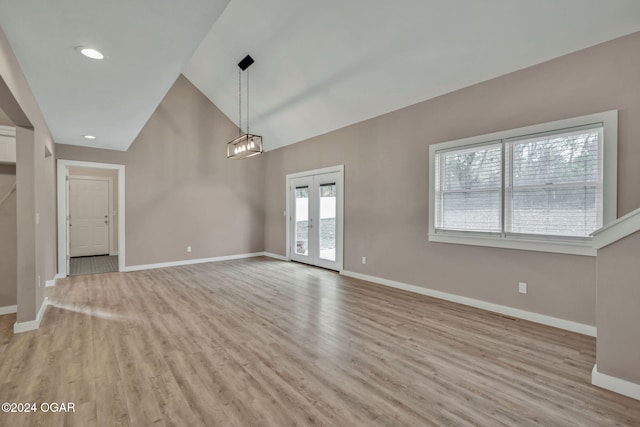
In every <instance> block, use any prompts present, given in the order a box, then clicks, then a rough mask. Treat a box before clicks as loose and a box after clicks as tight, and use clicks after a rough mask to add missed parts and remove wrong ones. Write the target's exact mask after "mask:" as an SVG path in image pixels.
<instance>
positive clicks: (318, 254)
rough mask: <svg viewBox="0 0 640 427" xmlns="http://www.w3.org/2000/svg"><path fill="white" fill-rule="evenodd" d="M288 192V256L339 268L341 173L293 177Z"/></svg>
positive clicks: (322, 265)
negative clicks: (289, 204)
mask: <svg viewBox="0 0 640 427" xmlns="http://www.w3.org/2000/svg"><path fill="white" fill-rule="evenodd" d="M289 191H290V196H289V200H290V203H291V206H290V208H289V209H290V210H289V212H290V231H289V239H290V241H289V247H290V251H289V256H290V258H291V259H292V260H294V261H299V262H304V263H306V264H311V265H316V266H319V267H324V268H329V269H332V270H341V268H342V174H341V173H339V172H333V173H322V174H317V175H310V176H303V177H299V178H292V179H291V180H290V185H289Z"/></svg>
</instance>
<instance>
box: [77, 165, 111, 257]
mask: <svg viewBox="0 0 640 427" xmlns="http://www.w3.org/2000/svg"><path fill="white" fill-rule="evenodd" d="M69 175H76V176H95V177H107V178H111V182H112V185H113V192H112V193H111V197H112V200H111V204H112V208H113V211H112V212H111V214H110V215H111V217H112V219H113V236H112V238H113V242H112V245H111V246H113V248H114V250H116V251H117V250H118V170H117V169H97V168H78V167H72V168H69Z"/></svg>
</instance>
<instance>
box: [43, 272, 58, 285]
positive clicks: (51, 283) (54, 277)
mask: <svg viewBox="0 0 640 427" xmlns="http://www.w3.org/2000/svg"><path fill="white" fill-rule="evenodd" d="M57 280H58V276H57V275H55V276H53V279H51V280H47V281H46V282H45V283H44V286H45V287H46V288H52V287H54V286H55V285H56V281H57Z"/></svg>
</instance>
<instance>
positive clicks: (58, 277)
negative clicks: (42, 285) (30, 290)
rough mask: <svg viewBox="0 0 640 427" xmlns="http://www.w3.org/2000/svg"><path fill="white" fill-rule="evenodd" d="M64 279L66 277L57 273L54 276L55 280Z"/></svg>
mask: <svg viewBox="0 0 640 427" xmlns="http://www.w3.org/2000/svg"><path fill="white" fill-rule="evenodd" d="M65 277H67V276H65V275H64V274H59V273H58V274H56V277H55V280H60V279H64V278H65Z"/></svg>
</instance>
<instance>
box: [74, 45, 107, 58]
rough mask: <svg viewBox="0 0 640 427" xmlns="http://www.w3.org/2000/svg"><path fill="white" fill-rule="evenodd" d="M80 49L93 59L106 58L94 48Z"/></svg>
mask: <svg viewBox="0 0 640 427" xmlns="http://www.w3.org/2000/svg"><path fill="white" fill-rule="evenodd" d="M78 50H79V51H80V53H81V54H83V55H84V56H86V57H87V58H91V59H102V58H104V55H103V54H102V53H101V52H100V51H98V50H95V49H93V48H90V47H82V46H81V47H79V48H78Z"/></svg>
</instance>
